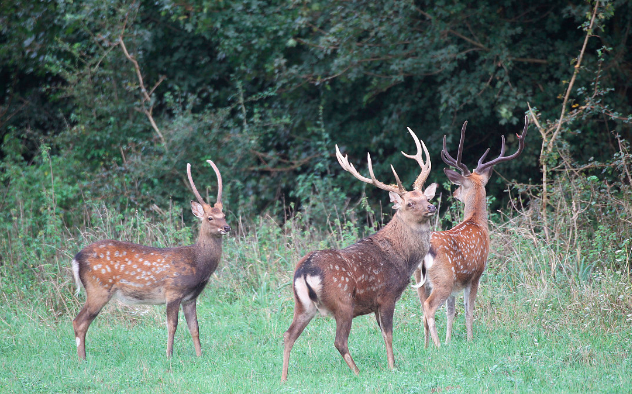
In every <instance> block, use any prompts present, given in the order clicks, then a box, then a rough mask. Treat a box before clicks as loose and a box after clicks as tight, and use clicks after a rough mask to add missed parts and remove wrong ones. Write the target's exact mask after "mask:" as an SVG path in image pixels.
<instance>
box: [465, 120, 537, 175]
mask: <svg viewBox="0 0 632 394" xmlns="http://www.w3.org/2000/svg"><path fill="white" fill-rule="evenodd" d="M528 128H529V118H528V116H525V117H524V128H523V129H522V134H521V135H518V134H517V133H516V137H518V150H517V151H516V153H514V154H513V155H511V156H503V155H504V154H505V136H504V135H503V136H502V146H501V148H500V155H498V157H497V158H495V159H494V160H491V161H488V162H487V163H483V160H485V157H486V156H487V153H489V148H488V149H487V150H486V151H485V153H484V154H483V156H481V158H480V159H479V160H478V166H477V167H476V169H475V170H474V171H475V172H476V173H478V174H481V173H482V172H483V171H485V170H487V169H488V168H490V167H493V166H495V165H496V164H498V163H502V162H505V161H509V160H512V159H515V158H516V157H518V156H519V155H520V154H521V153H522V150H523V149H524V139H525V137H526V136H527V129H528Z"/></svg>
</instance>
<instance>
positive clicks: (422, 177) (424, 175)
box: [402, 127, 432, 190]
mask: <svg viewBox="0 0 632 394" xmlns="http://www.w3.org/2000/svg"><path fill="white" fill-rule="evenodd" d="M408 132H409V133H410V135H412V136H413V139H414V140H415V146H416V147H417V154H415V155H409V154H406V153H404V152H402V155H404V156H406V157H407V158H409V159H415V160H416V161H417V163H418V164H419V166H420V167H421V173H420V174H419V176H418V177H417V179H415V182H414V183H413V190H421V189H422V188H423V186H424V183H425V182H426V179H428V175H430V169H431V168H432V162H431V161H430V153H428V148H426V144H425V143H424V142H423V140H421V143H420V140H419V138H417V135H415V133H414V132H413V131H412V130H411V129H410V127H408ZM422 146H423V152H424V153H425V154H426V161H425V162H424V160H423V157H422V156H421V152H422Z"/></svg>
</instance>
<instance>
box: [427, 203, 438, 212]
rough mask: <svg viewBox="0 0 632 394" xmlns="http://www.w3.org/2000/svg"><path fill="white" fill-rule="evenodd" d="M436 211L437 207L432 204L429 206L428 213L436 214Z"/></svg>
mask: <svg viewBox="0 0 632 394" xmlns="http://www.w3.org/2000/svg"><path fill="white" fill-rule="evenodd" d="M436 211H437V207H435V206H434V205H432V204H430V205H428V212H436Z"/></svg>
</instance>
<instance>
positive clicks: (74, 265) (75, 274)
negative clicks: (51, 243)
mask: <svg viewBox="0 0 632 394" xmlns="http://www.w3.org/2000/svg"><path fill="white" fill-rule="evenodd" d="M72 276H73V277H74V278H75V285H77V291H75V296H78V295H79V292H80V291H81V286H82V284H81V279H80V278H79V262H78V261H77V259H76V258H75V259H73V260H72Z"/></svg>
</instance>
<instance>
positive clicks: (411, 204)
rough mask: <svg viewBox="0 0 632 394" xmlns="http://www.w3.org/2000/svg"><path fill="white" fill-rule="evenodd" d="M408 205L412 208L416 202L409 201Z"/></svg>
mask: <svg viewBox="0 0 632 394" xmlns="http://www.w3.org/2000/svg"><path fill="white" fill-rule="evenodd" d="M406 205H407V206H408V208H412V207H413V206H414V205H415V204H413V202H412V201H411V202H409V203H408V204H406Z"/></svg>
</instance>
